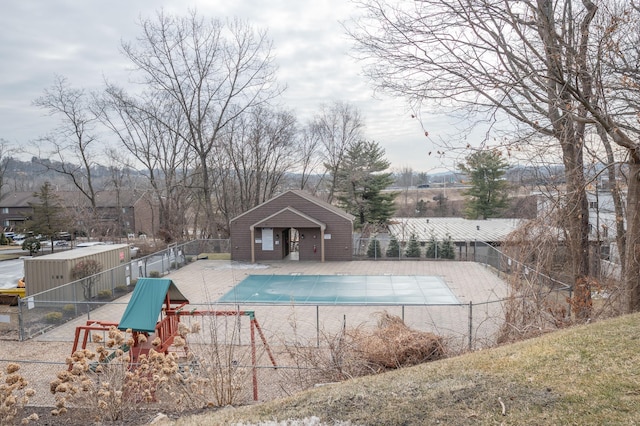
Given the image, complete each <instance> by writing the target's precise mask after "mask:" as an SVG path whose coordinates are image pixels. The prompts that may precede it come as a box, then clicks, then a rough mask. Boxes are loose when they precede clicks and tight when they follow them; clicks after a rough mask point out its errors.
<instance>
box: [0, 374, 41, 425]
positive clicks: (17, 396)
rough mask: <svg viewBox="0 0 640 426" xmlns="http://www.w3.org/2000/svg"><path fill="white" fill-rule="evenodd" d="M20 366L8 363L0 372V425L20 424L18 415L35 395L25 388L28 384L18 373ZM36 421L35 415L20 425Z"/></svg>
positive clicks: (32, 391) (31, 390)
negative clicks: (0, 383)
mask: <svg viewBox="0 0 640 426" xmlns="http://www.w3.org/2000/svg"><path fill="white" fill-rule="evenodd" d="M18 370H20V366H19V365H18V364H16V363H13V362H12V363H9V364H7V366H6V367H5V368H4V369H3V370H0V382H2V383H3V385H2V386H0V425H2V426H4V425H13V424H20V423H19V422H18V415H19V414H20V413H21V412H22V411H23V410H24V407H25V406H26V405H27V403H28V402H29V398H31V397H32V396H33V395H35V393H36V392H35V391H34V390H33V389H31V388H27V385H28V382H27V381H26V380H25V379H24V377H22V375H21V374H20V373H18ZM37 419H38V416H37V415H35V414H34V415H31V416H29V417H27V418H25V419H23V420H22V424H28V423H29V421H31V420H34V421H36V420H37Z"/></svg>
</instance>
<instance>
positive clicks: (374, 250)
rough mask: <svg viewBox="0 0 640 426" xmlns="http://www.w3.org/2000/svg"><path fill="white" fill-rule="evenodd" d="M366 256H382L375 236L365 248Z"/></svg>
mask: <svg viewBox="0 0 640 426" xmlns="http://www.w3.org/2000/svg"><path fill="white" fill-rule="evenodd" d="M367 257H371V258H378V257H382V252H381V251H380V241H378V240H377V239H376V238H373V239H371V242H369V247H368V248H367Z"/></svg>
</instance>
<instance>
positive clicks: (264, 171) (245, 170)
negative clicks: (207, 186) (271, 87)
mask: <svg viewBox="0 0 640 426" xmlns="http://www.w3.org/2000/svg"><path fill="white" fill-rule="evenodd" d="M231 129H232V131H230V132H227V134H226V136H225V138H224V139H223V143H222V144H221V148H222V150H223V153H221V155H219V156H218V158H225V159H226V160H225V162H224V163H223V164H224V167H219V168H218V170H220V174H219V175H218V177H219V178H220V183H221V184H222V187H223V188H225V190H224V191H221V192H219V198H218V205H219V207H220V209H221V211H222V214H223V215H224V216H225V219H226V221H227V223H226V225H227V227H226V229H228V223H229V221H230V220H231V219H232V218H233V217H234V216H236V215H238V214H240V213H242V212H245V211H247V210H249V209H251V208H253V207H255V206H257V205H258V204H261V203H263V202H265V201H267V200H268V199H270V198H272V197H273V196H274V195H275V194H276V193H277V192H278V191H279V190H280V189H281V188H282V183H283V179H284V177H285V175H286V173H287V172H289V171H290V170H291V168H292V166H293V161H294V158H295V156H296V153H295V149H296V146H295V144H294V142H295V136H296V120H295V117H294V116H293V115H292V114H291V113H290V112H287V111H272V110H269V109H267V108H265V107H262V106H259V107H256V108H252V109H251V110H250V111H247V113H246V114H244V115H242V116H241V117H238V118H237V119H236V120H234V122H233V127H232V128H231ZM225 168H228V170H224V169H225ZM231 189H233V190H231ZM222 197H224V198H222Z"/></svg>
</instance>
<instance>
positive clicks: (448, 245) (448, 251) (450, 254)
mask: <svg viewBox="0 0 640 426" xmlns="http://www.w3.org/2000/svg"><path fill="white" fill-rule="evenodd" d="M440 257H441V258H443V259H455V258H456V249H455V247H453V242H452V241H451V235H448V234H447V238H446V239H445V240H444V241H443V242H442V251H441V256H440Z"/></svg>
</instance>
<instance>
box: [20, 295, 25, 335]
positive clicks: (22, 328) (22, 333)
mask: <svg viewBox="0 0 640 426" xmlns="http://www.w3.org/2000/svg"><path fill="white" fill-rule="evenodd" d="M23 306H24V303H23V302H22V298H21V297H18V339H19V340H20V341H23V340H25V337H24V323H23V319H22V307H23Z"/></svg>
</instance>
